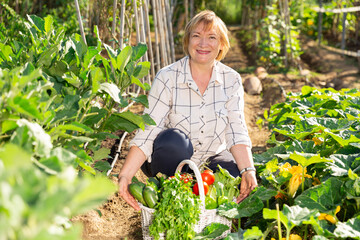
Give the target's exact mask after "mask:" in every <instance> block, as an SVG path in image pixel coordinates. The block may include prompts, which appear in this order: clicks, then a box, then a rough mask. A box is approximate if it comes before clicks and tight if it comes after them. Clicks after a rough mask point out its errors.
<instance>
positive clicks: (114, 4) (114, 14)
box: [111, 0, 117, 49]
mask: <svg viewBox="0 0 360 240" xmlns="http://www.w3.org/2000/svg"><path fill="white" fill-rule="evenodd" d="M116 6H117V0H114V3H113V16H112V17H113V21H112V30H111V35H112V37H113V38H116V36H115V33H116ZM115 41H116V39H114V41H113V42H112V43H111V46H112V48H113V49H115Z"/></svg>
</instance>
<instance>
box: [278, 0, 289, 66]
mask: <svg viewBox="0 0 360 240" xmlns="http://www.w3.org/2000/svg"><path fill="white" fill-rule="evenodd" d="M282 1H283V0H280V1H279V6H280V13H281V14H280V16H281V17H282V19H283V20H284V23H285V29H284V30H285V39H284V46H283V47H284V56H285V59H284V64H285V67H288V65H289V63H288V53H287V44H288V35H287V27H288V26H287V23H286V20H285V18H286V17H285V8H284V7H283V4H282Z"/></svg>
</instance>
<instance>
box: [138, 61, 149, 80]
mask: <svg viewBox="0 0 360 240" xmlns="http://www.w3.org/2000/svg"><path fill="white" fill-rule="evenodd" d="M149 70H150V62H139V63H138V64H137V65H136V67H135V70H134V77H136V78H138V79H141V78H143V77H145V76H146V75H148V74H149Z"/></svg>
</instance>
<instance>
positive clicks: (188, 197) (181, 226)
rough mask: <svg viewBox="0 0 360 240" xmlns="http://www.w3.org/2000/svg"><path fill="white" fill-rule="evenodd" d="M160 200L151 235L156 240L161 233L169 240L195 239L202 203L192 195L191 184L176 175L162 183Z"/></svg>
mask: <svg viewBox="0 0 360 240" xmlns="http://www.w3.org/2000/svg"><path fill="white" fill-rule="evenodd" d="M159 198H160V201H159V203H158V204H157V205H156V206H155V212H154V215H153V220H152V223H151V225H150V226H149V230H150V235H151V236H153V237H154V238H155V239H159V237H160V233H164V234H165V235H166V238H167V239H193V238H194V237H195V231H194V226H195V224H196V223H197V222H198V220H199V216H200V210H201V208H200V206H201V202H200V199H199V198H198V197H196V195H195V194H193V193H192V190H191V188H190V182H188V183H184V182H183V181H181V180H180V175H179V173H177V174H175V177H174V178H169V179H167V180H165V181H164V182H163V183H162V190H161V191H160V197H159ZM209 231H210V229H209Z"/></svg>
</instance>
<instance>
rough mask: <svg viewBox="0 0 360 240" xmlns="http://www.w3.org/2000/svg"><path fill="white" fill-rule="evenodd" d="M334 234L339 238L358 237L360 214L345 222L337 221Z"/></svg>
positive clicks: (359, 233) (359, 235)
mask: <svg viewBox="0 0 360 240" xmlns="http://www.w3.org/2000/svg"><path fill="white" fill-rule="evenodd" d="M334 234H335V236H337V237H339V238H351V239H360V216H357V217H356V218H352V219H349V220H348V221H347V222H346V223H343V222H338V223H337V224H336V229H335V231H334Z"/></svg>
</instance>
